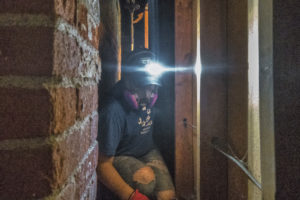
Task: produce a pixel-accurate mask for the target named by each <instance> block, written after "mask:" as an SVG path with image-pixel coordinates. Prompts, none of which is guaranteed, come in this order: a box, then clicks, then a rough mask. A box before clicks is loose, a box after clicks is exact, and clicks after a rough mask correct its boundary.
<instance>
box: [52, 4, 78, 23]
mask: <svg viewBox="0 0 300 200" xmlns="http://www.w3.org/2000/svg"><path fill="white" fill-rule="evenodd" d="M55 12H56V14H57V15H60V16H61V17H62V18H64V19H65V20H67V21H68V22H69V23H71V24H74V22H75V16H76V2H75V0H55Z"/></svg>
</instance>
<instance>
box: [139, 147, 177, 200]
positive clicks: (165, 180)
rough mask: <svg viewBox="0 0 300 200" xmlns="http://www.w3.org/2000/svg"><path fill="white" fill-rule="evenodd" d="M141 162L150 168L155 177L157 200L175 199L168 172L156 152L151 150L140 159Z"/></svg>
mask: <svg viewBox="0 0 300 200" xmlns="http://www.w3.org/2000/svg"><path fill="white" fill-rule="evenodd" d="M141 160H142V161H144V162H145V163H146V165H147V166H150V167H151V168H152V169H153V171H154V173H155V177H156V186H155V193H156V198H157V200H170V199H175V198H176V195H175V189H174V185H173V182H172V178H171V176H170V173H169V170H168V168H167V167H166V165H165V162H164V160H163V158H162V156H161V154H160V153H159V151H158V150H152V151H151V152H149V153H148V154H146V155H145V156H143V157H142V158H141Z"/></svg>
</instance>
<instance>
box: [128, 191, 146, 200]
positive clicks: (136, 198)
mask: <svg viewBox="0 0 300 200" xmlns="http://www.w3.org/2000/svg"><path fill="white" fill-rule="evenodd" d="M129 200H149V198H148V197H146V196H145V195H143V194H142V193H140V192H139V190H135V192H134V193H133V194H132V195H131V197H129Z"/></svg>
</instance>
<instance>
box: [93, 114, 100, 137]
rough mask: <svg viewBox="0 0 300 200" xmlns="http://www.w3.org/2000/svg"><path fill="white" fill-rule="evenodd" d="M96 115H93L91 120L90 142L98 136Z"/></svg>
mask: <svg viewBox="0 0 300 200" xmlns="http://www.w3.org/2000/svg"><path fill="white" fill-rule="evenodd" d="M98 118H99V116H98V114H96V115H94V116H93V117H92V119H91V135H92V141H94V140H96V138H97V135H98V121H99V120H98Z"/></svg>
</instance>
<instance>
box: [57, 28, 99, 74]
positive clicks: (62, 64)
mask: <svg viewBox="0 0 300 200" xmlns="http://www.w3.org/2000/svg"><path fill="white" fill-rule="evenodd" d="M54 35H55V39H54V40H55V41H54V67H53V68H54V69H53V74H54V75H62V76H67V77H87V76H91V73H90V72H88V71H89V69H90V68H91V67H93V65H94V63H93V62H95V63H96V64H97V65H100V58H99V56H97V55H94V53H92V54H91V53H90V52H89V50H88V49H87V48H83V47H81V46H80V44H79V43H78V42H77V41H76V39H75V38H74V37H70V36H68V35H67V34H65V33H62V32H60V31H55V33H54ZM97 70H98V69H97ZM98 71H99V70H98ZM98 73H100V72H95V73H93V74H92V76H91V78H92V77H95V76H98Z"/></svg>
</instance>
